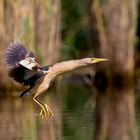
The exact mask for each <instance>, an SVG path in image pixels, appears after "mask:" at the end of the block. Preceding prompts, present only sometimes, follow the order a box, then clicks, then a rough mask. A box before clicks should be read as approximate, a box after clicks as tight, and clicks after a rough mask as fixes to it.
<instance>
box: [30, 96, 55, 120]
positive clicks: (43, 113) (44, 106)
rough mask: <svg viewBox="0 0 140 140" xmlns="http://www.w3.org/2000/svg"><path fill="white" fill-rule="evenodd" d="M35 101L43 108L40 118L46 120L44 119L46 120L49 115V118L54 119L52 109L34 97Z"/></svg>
mask: <svg viewBox="0 0 140 140" xmlns="http://www.w3.org/2000/svg"><path fill="white" fill-rule="evenodd" d="M33 100H34V101H35V102H36V103H37V104H38V105H39V106H40V107H41V111H40V114H39V116H40V117H41V118H44V117H45V118H46V117H47V114H48V117H49V118H50V117H53V113H52V111H51V109H50V108H49V106H48V105H46V104H43V103H41V102H39V101H38V100H37V99H36V97H34V98H33Z"/></svg>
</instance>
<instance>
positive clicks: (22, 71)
mask: <svg viewBox="0 0 140 140" xmlns="http://www.w3.org/2000/svg"><path fill="white" fill-rule="evenodd" d="M34 59H35V58H34V54H33V52H28V51H27V50H26V48H25V47H24V45H23V44H22V43H21V42H19V41H16V42H12V43H11V44H10V45H9V47H8V49H7V51H6V54H5V61H6V64H7V67H8V76H9V77H11V78H13V79H14V80H15V81H16V82H19V83H24V85H31V84H32V83H33V80H34V81H35V80H36V79H37V78H39V77H40V76H42V75H43V73H42V72H41V71H40V70H39V67H40V65H39V64H38V63H36V62H35V61H34ZM34 67H35V69H34Z"/></svg>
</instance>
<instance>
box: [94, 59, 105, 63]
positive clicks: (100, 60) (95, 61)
mask: <svg viewBox="0 0 140 140" xmlns="http://www.w3.org/2000/svg"><path fill="white" fill-rule="evenodd" d="M91 61H92V62H93V63H98V62H102V61H108V59H104V58H91Z"/></svg>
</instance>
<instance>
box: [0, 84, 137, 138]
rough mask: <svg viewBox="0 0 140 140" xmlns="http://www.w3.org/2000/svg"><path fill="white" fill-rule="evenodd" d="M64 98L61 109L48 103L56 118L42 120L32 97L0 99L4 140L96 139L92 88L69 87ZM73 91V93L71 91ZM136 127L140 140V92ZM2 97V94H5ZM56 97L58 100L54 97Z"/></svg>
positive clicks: (1, 132)
mask: <svg viewBox="0 0 140 140" xmlns="http://www.w3.org/2000/svg"><path fill="white" fill-rule="evenodd" d="M69 86H70V87H69V88H64V89H63V93H62V96H61V107H58V106H57V105H58V104H57V103H56V102H55V103H56V104H55V103H54V104H51V103H50V100H53V99H49V97H48V96H47V97H45V98H47V99H46V100H45V102H48V103H49V104H50V105H51V107H52V110H53V112H54V115H55V118H54V119H50V120H47V121H46V120H41V119H40V118H39V116H38V113H39V108H38V106H36V104H35V103H34V102H33V100H32V97H30V96H29V97H24V98H22V99H21V98H18V97H17V96H16V94H14V97H11V96H10V97H9V96H7V97H4V98H2V97H1V99H0V140H92V139H93V136H94V131H95V130H94V121H95V102H94V95H93V94H91V93H93V91H91V89H90V88H88V87H81V86H79V87H78V86H75V85H69ZM69 89H70V90H69ZM134 92H135V99H136V104H135V108H136V126H137V131H138V135H139V138H140V90H134ZM1 94H2V93H1ZM53 97H54V96H53Z"/></svg>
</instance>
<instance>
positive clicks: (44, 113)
mask: <svg viewBox="0 0 140 140" xmlns="http://www.w3.org/2000/svg"><path fill="white" fill-rule="evenodd" d="M47 115H48V116H47ZM39 116H40V117H41V118H42V119H43V118H51V117H53V116H54V115H53V113H52V111H51V109H50V107H49V106H48V105H46V104H44V107H43V108H42V109H41V111H40V114H39Z"/></svg>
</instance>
